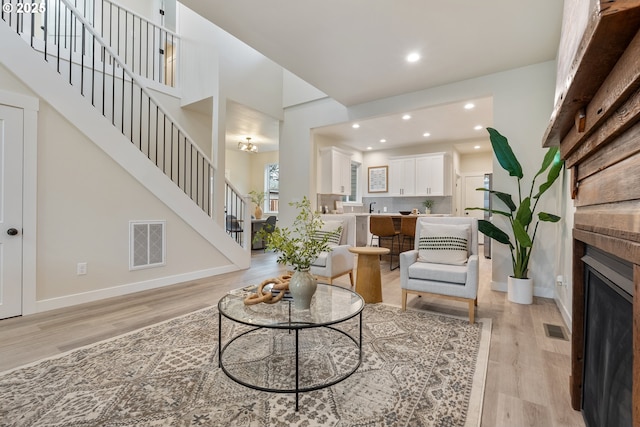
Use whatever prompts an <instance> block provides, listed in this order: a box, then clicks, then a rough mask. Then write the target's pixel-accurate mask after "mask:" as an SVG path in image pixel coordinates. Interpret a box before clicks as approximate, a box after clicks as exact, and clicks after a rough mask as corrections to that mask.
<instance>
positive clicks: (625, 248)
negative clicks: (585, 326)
mask: <svg viewBox="0 0 640 427" xmlns="http://www.w3.org/2000/svg"><path fill="white" fill-rule="evenodd" d="M573 237H574V239H577V240H580V241H581V242H584V243H586V244H587V245H591V246H595V247H596V248H598V249H600V250H602V251H605V252H609V253H610V254H612V255H615V256H617V257H618V258H622V259H624V260H626V261H629V262H630V263H633V264H640V243H636V242H630V241H628V240H623V239H618V238H616V237H611V236H605V235H603V234H598V233H593V232H591V231H586V230H580V229H578V228H574V229H573ZM574 333H575V332H574Z"/></svg>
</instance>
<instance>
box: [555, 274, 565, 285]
mask: <svg viewBox="0 0 640 427" xmlns="http://www.w3.org/2000/svg"><path fill="white" fill-rule="evenodd" d="M564 285H565V283H564V276H563V275H559V276H557V277H556V286H564Z"/></svg>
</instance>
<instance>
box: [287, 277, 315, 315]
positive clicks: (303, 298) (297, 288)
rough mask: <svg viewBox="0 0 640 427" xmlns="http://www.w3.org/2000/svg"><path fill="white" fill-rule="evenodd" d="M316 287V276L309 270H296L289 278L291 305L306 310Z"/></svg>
mask: <svg viewBox="0 0 640 427" xmlns="http://www.w3.org/2000/svg"><path fill="white" fill-rule="evenodd" d="M317 287H318V284H317V281H316V278H315V277H314V276H313V275H312V274H311V273H309V270H308V269H307V270H296V271H295V272H294V273H293V275H292V276H291V280H289V292H291V296H292V297H293V306H294V307H295V308H297V309H300V310H308V309H309V307H310V306H311V298H312V297H313V294H315V293H316V288H317Z"/></svg>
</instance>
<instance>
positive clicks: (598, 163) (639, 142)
mask: <svg viewBox="0 0 640 427" xmlns="http://www.w3.org/2000/svg"><path fill="white" fill-rule="evenodd" d="M638 152H640V121H638V122H637V123H636V124H635V125H633V127H631V128H630V129H628V130H627V131H625V132H624V133H623V134H622V135H620V136H619V137H618V138H615V140H614V141H613V142H611V143H609V144H607V145H605V146H604V147H602V148H600V150H598V152H597V155H594V156H589V157H588V158H586V159H585V161H583V162H581V163H580V167H579V168H577V167H576V168H575V169H576V172H577V174H576V179H577V180H578V181H580V180H583V179H585V178H587V177H589V176H591V175H593V174H595V173H598V172H600V171H601V170H603V169H605V168H607V167H608V166H611V165H613V164H615V163H618V162H620V161H622V160H624V159H626V158H627V157H630V156H633V155H634V154H636V153H638Z"/></svg>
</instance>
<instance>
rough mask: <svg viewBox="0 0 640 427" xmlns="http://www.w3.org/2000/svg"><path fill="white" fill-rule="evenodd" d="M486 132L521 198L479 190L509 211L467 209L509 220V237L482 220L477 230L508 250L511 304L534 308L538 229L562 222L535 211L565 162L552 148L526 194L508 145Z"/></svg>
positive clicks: (521, 173) (493, 132)
mask: <svg viewBox="0 0 640 427" xmlns="http://www.w3.org/2000/svg"><path fill="white" fill-rule="evenodd" d="M487 131H488V132H489V137H490V139H491V147H492V149H493V153H494V154H495V156H496V159H497V160H498V163H499V164H500V166H501V167H502V168H503V169H504V170H506V171H507V172H509V176H512V177H514V178H515V179H516V180H517V184H518V194H517V196H515V195H511V194H509V193H505V192H501V191H496V190H489V189H486V188H478V189H477V190H478V191H488V192H490V193H491V194H492V195H493V196H495V197H496V198H497V199H498V200H500V201H501V202H502V204H503V205H504V206H505V207H506V209H505V210H502V209H493V208H492V209H487V208H479V207H473V208H466V209H467V210H482V211H488V212H490V213H491V214H493V215H501V216H503V217H505V218H507V220H508V221H509V225H510V228H511V230H510V231H511V233H510V234H509V233H507V232H506V231H504V230H502V229H500V228H499V227H497V226H496V225H495V224H493V223H492V222H489V221H487V220H483V219H481V220H478V230H479V231H480V232H482V233H483V234H485V235H487V236H489V237H490V238H491V239H493V240H495V241H497V242H499V243H502V244H504V245H508V246H509V249H510V251H511V263H512V266H513V276H509V279H508V296H509V300H510V301H512V302H516V303H521V304H531V303H532V302H533V280H532V279H531V278H529V275H528V274H529V261H530V260H531V251H532V249H533V244H534V242H535V240H536V234H537V232H538V226H539V225H540V222H558V221H560V219H561V218H560V217H559V216H557V215H554V214H551V213H548V212H538V213H537V215H536V211H537V207H538V203H539V202H540V198H541V197H542V195H543V194H544V193H546V192H547V190H549V188H550V187H551V186H552V185H553V183H554V182H555V181H556V180H557V179H558V176H559V175H560V172H561V171H562V167H563V165H564V162H563V161H562V160H561V159H560V152H559V151H558V147H551V148H549V149H548V150H547V152H546V154H545V156H544V159H543V160H542V165H541V166H540V169H539V170H538V172H537V173H536V174H535V176H534V177H533V179H532V180H531V187H530V189H529V192H528V193H524V194H523V192H522V179H523V178H524V174H523V172H522V166H521V164H520V162H519V161H518V159H517V158H516V156H515V154H514V153H513V150H512V149H511V146H510V145H509V141H508V140H507V138H506V137H504V136H503V135H501V134H500V132H498V131H497V130H495V129H493V128H487ZM547 171H548V172H547ZM545 172H547V175H546V180H545V181H544V182H543V183H542V184H540V186H539V187H538V188H537V191H536V187H535V183H536V179H537V178H538V177H540V176H541V175H543V174H544V173H545ZM525 188H526V187H525ZM516 202H517V203H516Z"/></svg>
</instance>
